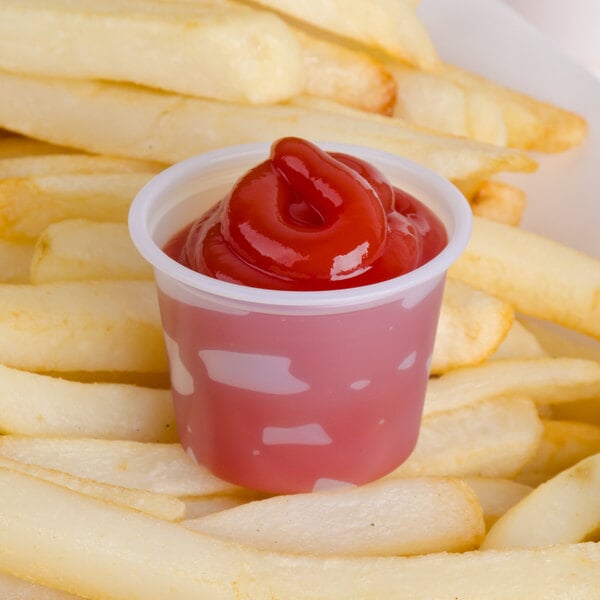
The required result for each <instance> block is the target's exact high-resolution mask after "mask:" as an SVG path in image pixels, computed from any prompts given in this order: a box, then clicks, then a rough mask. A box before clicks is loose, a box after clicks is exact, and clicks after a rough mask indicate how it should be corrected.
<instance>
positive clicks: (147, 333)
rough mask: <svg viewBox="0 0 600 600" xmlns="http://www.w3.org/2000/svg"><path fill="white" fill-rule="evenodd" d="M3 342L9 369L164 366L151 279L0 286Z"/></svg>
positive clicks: (1, 352) (0, 352)
mask: <svg viewBox="0 0 600 600" xmlns="http://www.w3.org/2000/svg"><path fill="white" fill-rule="evenodd" d="M0 339H2V344H1V345H0V364H4V365H6V366H9V367H15V368H20V369H26V370H31V371H46V372H69V371H114V372H117V371H121V372H122V371H135V372H161V373H162V372H166V371H167V358H166V352H165V347H164V340H163V336H162V331H161V329H160V316H159V313H158V303H157V300H156V294H155V291H154V283H153V282H152V281H86V282H58V283H45V284H39V285H10V284H3V285H0Z"/></svg>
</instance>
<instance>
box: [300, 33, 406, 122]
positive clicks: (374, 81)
mask: <svg viewBox="0 0 600 600" xmlns="http://www.w3.org/2000/svg"><path fill="white" fill-rule="evenodd" d="M295 33H296V35H297V37H298V40H299V41H300V44H301V46H302V53H303V56H304V66H305V68H306V80H305V84H304V93H305V94H308V95H313V96H318V97H321V98H330V99H331V100H335V101H336V102H339V103H340V104H346V105H348V106H351V107H353V108H356V109H358V110H365V111H368V112H376V113H381V114H389V113H390V112H391V108H392V105H393V103H394V100H395V97H396V82H395V81H394V78H393V77H392V75H391V74H390V73H389V72H388V71H387V69H386V68H385V67H384V66H383V65H382V64H381V63H380V62H378V61H376V60H375V59H373V58H371V57H370V56H369V55H368V54H366V53H364V52H361V51H358V50H351V49H349V48H346V47H344V46H341V45H339V44H335V43H332V42H330V41H327V40H325V39H321V38H318V37H316V36H314V35H311V34H308V33H304V32H302V31H301V30H295Z"/></svg>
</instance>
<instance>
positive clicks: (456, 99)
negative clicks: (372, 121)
mask: <svg viewBox="0 0 600 600" xmlns="http://www.w3.org/2000/svg"><path fill="white" fill-rule="evenodd" d="M385 64H386V67H387V68H388V69H389V70H390V71H391V72H392V74H393V75H394V78H395V79H396V82H397V84H398V93H397V100H396V104H395V106H394V109H393V114H394V116H397V117H401V118H404V119H407V120H409V121H410V122H413V123H415V124H416V125H419V126H421V127H426V128H428V129H430V130H432V131H439V132H444V133H452V134H454V135H463V136H466V137H468V138H470V139H474V140H478V141H483V142H489V143H495V144H499V145H503V146H509V147H513V148H520V149H522V150H538V151H542V152H562V151H564V150H567V149H568V148H572V147H574V146H576V145H578V144H579V143H581V141H582V140H583V139H584V138H585V136H586V133H587V125H586V122H585V120H584V119H583V118H582V117H580V116H579V115H577V114H575V113H573V112H572V111H568V110H565V109H563V108H561V107H558V106H555V105H553V104H550V103H547V102H543V101H541V100H538V99H536V98H533V97H531V96H527V95H526V94H522V93H519V92H517V91H515V90H512V89H510V88H507V87H505V86H502V85H500V84H498V83H495V82H492V81H490V80H488V79H486V78H484V77H481V76H478V75H475V74H474V73H470V72H469V71H466V70H464V69H460V68H459V67H456V66H453V65H450V64H441V65H440V67H439V68H438V69H437V70H436V71H434V72H423V71H420V70H419V69H415V68H411V67H410V66H409V65H403V64H401V63H393V62H388V63H385Z"/></svg>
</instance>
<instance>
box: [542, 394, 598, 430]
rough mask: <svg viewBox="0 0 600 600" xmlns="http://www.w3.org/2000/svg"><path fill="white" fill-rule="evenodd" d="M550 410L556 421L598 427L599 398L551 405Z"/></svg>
mask: <svg viewBox="0 0 600 600" xmlns="http://www.w3.org/2000/svg"><path fill="white" fill-rule="evenodd" d="M551 409H552V414H553V415H554V417H555V418H556V419H564V420H570V421H581V422H583V423H589V424H591V425H599V426H600V398H591V399H589V400H575V401H574V402H565V403H561V404H552V405H551Z"/></svg>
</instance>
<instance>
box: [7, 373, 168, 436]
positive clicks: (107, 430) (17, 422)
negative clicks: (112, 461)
mask: <svg viewBox="0 0 600 600" xmlns="http://www.w3.org/2000/svg"><path fill="white" fill-rule="evenodd" d="M0 432H2V433H13V434H21V435H32V436H48V437H55V436H57V437H93V438H102V439H117V440H118V439H121V440H133V441H140V442H173V441H176V440H177V432H176V427H175V417H174V415H173V407H172V399H171V394H170V392H169V391H168V390H160V389H152V388H143V387H138V386H133V385H126V384H118V383H82V382H79V381H69V380H66V379H60V378H57V377H50V376H47V375H40V374H37V373H30V372H28V371H19V370H17V369H11V368H9V367H5V366H2V365H0Z"/></svg>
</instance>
